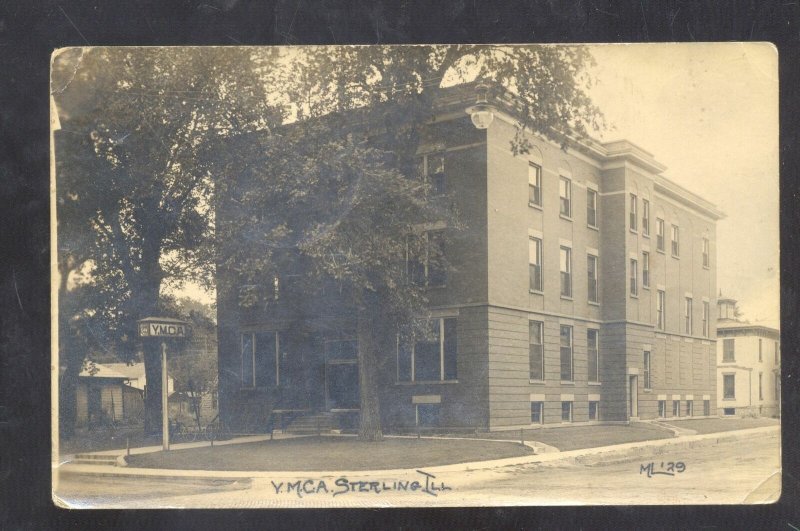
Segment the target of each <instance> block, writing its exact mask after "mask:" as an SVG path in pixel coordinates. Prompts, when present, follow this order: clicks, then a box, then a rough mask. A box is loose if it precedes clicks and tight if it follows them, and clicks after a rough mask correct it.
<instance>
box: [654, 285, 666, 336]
mask: <svg viewBox="0 0 800 531" xmlns="http://www.w3.org/2000/svg"><path fill="white" fill-rule="evenodd" d="M664 299H666V293H664V290H663V289H660V290H658V294H657V295H656V327H657V328H658V329H659V330H664V326H665V325H666V323H665V314H664V304H665V301H664Z"/></svg>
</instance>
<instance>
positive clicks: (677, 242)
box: [672, 225, 681, 258]
mask: <svg viewBox="0 0 800 531" xmlns="http://www.w3.org/2000/svg"><path fill="white" fill-rule="evenodd" d="M680 255H681V230H680V228H678V226H677V225H673V226H672V256H674V257H676V258H677V257H679V256H680Z"/></svg>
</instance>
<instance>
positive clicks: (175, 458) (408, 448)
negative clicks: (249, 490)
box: [128, 437, 532, 471]
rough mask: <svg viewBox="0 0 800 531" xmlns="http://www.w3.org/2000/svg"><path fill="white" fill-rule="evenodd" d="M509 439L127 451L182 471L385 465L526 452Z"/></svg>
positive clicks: (142, 461) (316, 440)
mask: <svg viewBox="0 0 800 531" xmlns="http://www.w3.org/2000/svg"><path fill="white" fill-rule="evenodd" d="M531 453H532V451H531V449H530V448H528V447H523V446H521V445H519V444H516V443H513V442H507V443H502V442H488V441H474V440H469V439H463V440H446V439H415V438H409V439H395V438H387V439H384V441H382V442H379V443H370V442H362V441H359V440H358V439H356V438H355V437H303V438H297V439H282V440H274V441H263V442H257V443H247V444H230V445H225V446H215V447H213V448H211V447H209V446H204V447H202V448H192V449H187V450H171V451H169V452H155V453H149V454H139V455H132V456H130V457H129V458H128V463H129V464H130V466H134V467H145V468H167V469H182V470H267V471H273V470H274V471H280V470H308V471H313V470H386V469H393V468H419V467H427V466H437V465H448V464H454V463H468V462H472V461H486V460H490V459H501V458H504V457H517V456H522V455H529V454H531Z"/></svg>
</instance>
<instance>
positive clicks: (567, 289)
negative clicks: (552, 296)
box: [559, 246, 572, 297]
mask: <svg viewBox="0 0 800 531" xmlns="http://www.w3.org/2000/svg"><path fill="white" fill-rule="evenodd" d="M559 264H560V270H561V296H562V297H572V249H570V248H569V247H563V246H562V247H561V249H560V251H559Z"/></svg>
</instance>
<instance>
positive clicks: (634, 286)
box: [630, 258, 639, 297]
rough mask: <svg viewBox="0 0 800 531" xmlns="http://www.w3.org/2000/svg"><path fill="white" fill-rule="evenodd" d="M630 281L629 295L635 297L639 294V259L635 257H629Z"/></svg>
mask: <svg viewBox="0 0 800 531" xmlns="http://www.w3.org/2000/svg"><path fill="white" fill-rule="evenodd" d="M630 281H631V296H632V297H636V296H637V295H639V261H638V260H636V259H635V258H631V268H630Z"/></svg>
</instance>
